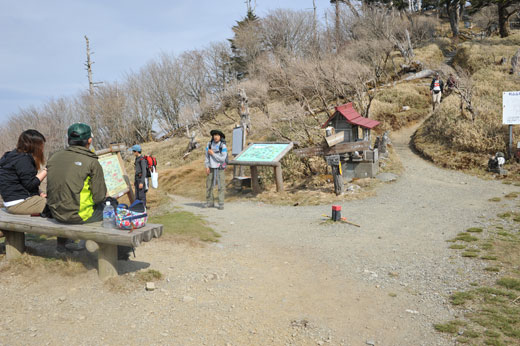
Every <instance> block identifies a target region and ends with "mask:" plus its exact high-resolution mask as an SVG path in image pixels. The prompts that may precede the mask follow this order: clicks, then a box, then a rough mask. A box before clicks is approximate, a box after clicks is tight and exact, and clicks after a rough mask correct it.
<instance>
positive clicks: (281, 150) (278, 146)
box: [234, 143, 292, 163]
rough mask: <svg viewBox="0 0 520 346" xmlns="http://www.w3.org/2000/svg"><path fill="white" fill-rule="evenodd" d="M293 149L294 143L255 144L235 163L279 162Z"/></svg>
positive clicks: (237, 158) (238, 157) (239, 156)
mask: <svg viewBox="0 0 520 346" xmlns="http://www.w3.org/2000/svg"><path fill="white" fill-rule="evenodd" d="M291 148H292V143H253V144H251V145H250V146H249V147H247V148H246V150H244V151H243V152H242V153H241V154H240V155H238V156H237V157H236V158H235V160H234V161H236V162H237V163H240V162H258V163H261V162H277V161H280V159H281V158H282V157H283V156H284V155H285V154H286V153H287V152H288V151H289V150H290V149H291Z"/></svg>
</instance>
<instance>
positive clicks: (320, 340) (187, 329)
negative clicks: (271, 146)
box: [0, 128, 518, 345]
mask: <svg viewBox="0 0 520 346" xmlns="http://www.w3.org/2000/svg"><path fill="white" fill-rule="evenodd" d="M413 130H414V128H410V129H406V130H404V131H402V132H400V133H398V134H396V135H395V136H393V138H392V141H393V145H394V148H395V149H396V151H397V153H398V155H399V156H400V158H401V160H402V162H403V165H404V168H405V170H404V173H403V174H402V176H400V177H399V179H398V180H397V181H396V182H393V183H387V184H385V185H383V186H382V187H381V188H380V189H379V190H378V191H377V195H376V196H374V197H370V198H367V199H364V200H359V201H348V202H347V201H345V202H343V203H342V204H341V205H342V209H343V211H342V213H343V216H346V217H347V218H348V219H349V220H351V221H353V222H355V223H358V224H360V225H361V227H360V228H357V227H354V226H350V225H346V224H332V225H331V224H323V223H322V222H323V218H322V217H321V214H329V213H330V205H326V206H303V207H302V206H298V207H291V206H273V205H267V204H263V203H257V202H244V201H240V202H233V203H228V204H227V205H226V208H225V210H223V211H219V210H216V209H210V210H206V209H202V208H201V204H200V203H198V202H197V201H192V200H188V199H186V198H182V197H178V196H174V197H173V198H172V200H173V204H174V205H176V206H179V207H181V208H183V209H185V210H188V211H191V212H194V213H197V214H203V215H205V216H206V217H207V219H208V221H209V222H210V224H211V225H212V226H213V227H214V228H215V229H216V230H217V231H219V232H220V233H221V234H222V238H221V241H220V242H219V243H217V244H213V245H207V246H193V245H192V244H191V245H190V244H187V243H176V242H172V241H167V240H164V241H161V240H160V241H153V242H150V243H147V244H144V246H141V247H139V248H138V249H137V258H136V259H135V260H133V261H132V262H130V263H127V264H125V266H124V267H125V268H126V270H128V271H131V270H135V269H137V268H144V267H148V265H149V267H150V268H153V269H156V270H159V271H161V272H162V273H163V274H164V275H165V278H164V280H161V281H159V282H158V283H156V286H157V289H156V290H155V291H153V292H146V291H144V287H142V288H139V289H136V290H133V291H130V292H127V293H117V292H114V291H112V290H110V289H109V287H108V286H107V285H103V284H101V283H100V282H98V281H97V280H96V275H97V274H96V272H95V270H94V269H90V270H89V271H88V272H87V273H85V274H81V275H78V276H75V277H66V276H63V275H60V274H59V273H58V274H49V275H48V276H45V277H42V276H41V275H40V276H37V274H35V276H34V277H28V276H27V275H24V276H21V275H18V274H17V273H11V272H9V271H7V272H2V273H0V275H1V279H0V280H1V281H0V282H1V283H0V299H1V301H2V303H1V305H0V306H1V308H0V311H1V314H2V316H3V318H2V319H0V345H28V344H35V345H36V344H49V345H55V344H60V345H61V344H63V345H65V344H67V345H71V344H81V345H99V344H107V345H128V344H130V345H139V344H148V345H324V344H332V345H367V344H374V345H453V344H454V341H453V340H452V339H451V338H449V337H446V336H445V335H442V334H440V333H437V332H435V331H434V329H433V327H432V324H433V323H436V322H440V321H444V320H446V319H450V318H453V317H454V316H456V314H457V312H456V311H455V310H453V309H452V308H451V307H450V305H449V303H448V297H449V295H450V293H451V292H453V291H454V290H458V289H463V288H466V287H468V286H469V283H471V282H472V281H473V280H476V279H477V278H478V279H479V280H482V279H484V280H486V279H489V280H492V279H493V277H494V275H496V274H492V273H486V274H483V271H482V270H481V269H482V268H481V266H482V264H481V263H480V262H479V261H475V260H471V259H465V258H461V257H460V256H458V255H456V253H454V252H453V250H449V249H448V244H447V243H446V240H448V239H451V238H453V237H454V236H455V235H456V234H457V233H458V232H461V231H463V230H465V229H466V228H468V227H472V226H476V225H478V224H479V222H480V221H479V220H485V218H486V217H492V216H494V215H496V213H497V212H498V210H499V208H503V207H504V205H503V204H499V203H492V202H489V201H488V199H490V198H492V197H497V196H498V197H500V196H502V195H503V194H505V193H509V192H511V191H515V190H518V188H516V187H514V186H511V185H504V184H501V183H500V182H497V181H483V180H481V179H479V178H476V177H473V176H468V175H465V174H462V173H458V172H454V171H448V170H443V169H439V168H437V167H435V166H433V165H432V164H430V163H429V162H426V161H424V160H422V159H421V158H419V157H418V156H416V155H415V154H414V153H413V152H412V151H411V150H410V148H409V146H408V143H409V139H410V135H411V134H412V133H413ZM508 203H509V202H508ZM482 222H485V221H482ZM129 275H130V276H131V275H133V274H132V273H130V274H129Z"/></svg>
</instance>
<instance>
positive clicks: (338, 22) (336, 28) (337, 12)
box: [334, 0, 340, 52]
mask: <svg viewBox="0 0 520 346" xmlns="http://www.w3.org/2000/svg"><path fill="white" fill-rule="evenodd" d="M339 2H340V1H339V0H336V23H335V28H334V31H335V36H336V37H335V39H336V52H337V51H338V50H339V25H340V20H339V19H340V17H339Z"/></svg>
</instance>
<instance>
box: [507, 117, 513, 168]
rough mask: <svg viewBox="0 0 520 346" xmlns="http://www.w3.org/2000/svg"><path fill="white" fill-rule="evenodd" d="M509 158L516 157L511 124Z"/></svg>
mask: <svg viewBox="0 0 520 346" xmlns="http://www.w3.org/2000/svg"><path fill="white" fill-rule="evenodd" d="M508 149H509V159H510V160H511V159H512V158H513V157H514V154H513V153H514V151H513V125H509V148H508Z"/></svg>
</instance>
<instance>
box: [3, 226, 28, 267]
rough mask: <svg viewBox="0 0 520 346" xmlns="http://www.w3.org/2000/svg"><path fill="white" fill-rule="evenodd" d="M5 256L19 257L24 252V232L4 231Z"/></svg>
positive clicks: (9, 258) (8, 257) (10, 257)
mask: <svg viewBox="0 0 520 346" xmlns="http://www.w3.org/2000/svg"><path fill="white" fill-rule="evenodd" d="M4 233H5V257H6V258H7V259H8V260H12V259H15V258H20V257H21V256H22V254H23V253H24V252H25V234H24V233H18V232H8V231H5V230H4Z"/></svg>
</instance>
